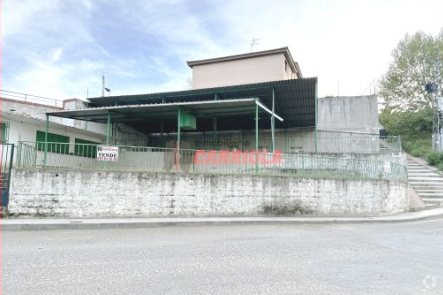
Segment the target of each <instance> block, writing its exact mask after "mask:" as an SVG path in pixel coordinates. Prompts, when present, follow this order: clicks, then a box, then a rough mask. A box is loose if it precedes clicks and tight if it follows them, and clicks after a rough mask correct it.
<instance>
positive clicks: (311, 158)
mask: <svg viewBox="0 0 443 295" xmlns="http://www.w3.org/2000/svg"><path fill="white" fill-rule="evenodd" d="M44 146H45V143H35V142H20V143H19V145H18V150H17V161H16V164H17V167H22V168H31V167H58V168H68V169H69V168H71V169H83V170H112V171H146V172H149V171H152V172H186V173H211V174H269V175H287V176H288V175H289V176H314V177H331V178H337V177H339V178H342V177H343V178H369V179H388V180H399V181H407V169H406V167H405V166H404V165H400V164H397V163H393V162H392V163H391V162H388V161H379V160H364V159H360V158H358V157H357V156H355V157H351V156H349V157H343V156H340V155H337V156H335V157H334V156H330V155H328V156H325V155H318V154H288V153H282V152H279V151H277V152H275V153H268V152H266V151H265V150H263V151H240V150H220V151H215V150H191V149H181V150H180V151H178V150H177V149H174V148H156V147H141V146H119V147H118V158H117V161H110V162H108V161H99V160H98V159H97V150H98V146H97V145H91V144H66V143H51V142H49V143H47V148H46V150H47V152H46V157H45V152H44V149H45V147H44Z"/></svg>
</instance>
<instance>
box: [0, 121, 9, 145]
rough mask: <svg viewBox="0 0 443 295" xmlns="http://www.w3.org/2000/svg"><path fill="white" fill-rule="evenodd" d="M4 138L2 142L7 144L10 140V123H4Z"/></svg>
mask: <svg viewBox="0 0 443 295" xmlns="http://www.w3.org/2000/svg"><path fill="white" fill-rule="evenodd" d="M1 125H2V137H1V142H2V143H7V142H8V140H9V123H5V122H2V123H1Z"/></svg>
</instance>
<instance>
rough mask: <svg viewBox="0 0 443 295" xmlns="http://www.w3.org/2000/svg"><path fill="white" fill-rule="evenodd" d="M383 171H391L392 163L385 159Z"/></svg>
mask: <svg viewBox="0 0 443 295" xmlns="http://www.w3.org/2000/svg"><path fill="white" fill-rule="evenodd" d="M383 171H384V172H385V173H391V163H389V162H386V161H385V163H384V165H383Z"/></svg>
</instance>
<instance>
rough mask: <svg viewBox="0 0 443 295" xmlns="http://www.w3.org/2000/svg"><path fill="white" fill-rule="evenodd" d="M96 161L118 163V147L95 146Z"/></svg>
mask: <svg viewBox="0 0 443 295" xmlns="http://www.w3.org/2000/svg"><path fill="white" fill-rule="evenodd" d="M97 161H110V162H117V161H118V146H106V145H99V146H97Z"/></svg>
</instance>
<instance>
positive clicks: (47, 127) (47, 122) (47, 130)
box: [43, 115, 49, 168]
mask: <svg viewBox="0 0 443 295" xmlns="http://www.w3.org/2000/svg"><path fill="white" fill-rule="evenodd" d="M48 132H49V115H46V128H45V152H44V154H43V167H44V168H46V160H47V155H48Z"/></svg>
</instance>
